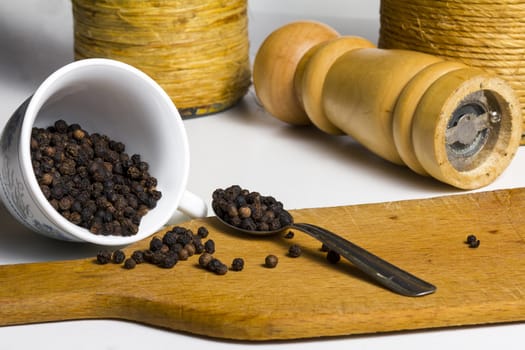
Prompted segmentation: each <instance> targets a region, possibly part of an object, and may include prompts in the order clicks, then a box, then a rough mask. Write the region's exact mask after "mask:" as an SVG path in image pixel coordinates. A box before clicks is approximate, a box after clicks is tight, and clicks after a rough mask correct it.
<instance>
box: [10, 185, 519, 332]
mask: <svg viewBox="0 0 525 350" xmlns="http://www.w3.org/2000/svg"><path fill="white" fill-rule="evenodd" d="M524 208H525V190H524V189H511V190H501V191H493V192H482V193H469V194H463V195H456V196H447V197H439V198H433V199H425V200H410V201H399V202H388V203H379V204H367V205H355V206H345V207H333V208H317V209H301V210H294V211H291V212H292V213H293V215H294V217H295V219H296V221H297V222H309V223H313V224H316V225H320V226H323V227H326V228H327V229H330V230H332V231H334V232H336V233H338V234H340V235H341V236H344V237H346V238H347V239H349V240H351V241H353V242H354V243H356V244H358V245H360V246H362V247H364V248H366V249H369V250H370V251H372V252H374V253H375V254H377V255H379V256H381V257H383V258H385V259H386V260H388V261H390V262H392V263H394V264H395V265H398V266H399V267H401V268H404V269H406V270H408V271H410V272H412V273H413V274H415V275H417V276H420V277H421V278H423V279H425V280H427V281H429V282H431V283H433V284H435V285H436V286H437V291H436V293H434V294H431V295H428V296H424V297H417V298H411V297H404V296H400V295H398V294H395V293H392V292H390V291H388V290H386V289H384V288H383V287H381V286H379V285H377V284H375V282H373V281H371V280H369V279H368V278H367V277H366V276H364V275H363V274H361V273H360V272H359V271H358V270H356V269H355V268H354V267H353V266H352V265H351V264H350V263H348V262H346V261H341V262H340V263H339V264H337V265H330V264H328V263H327V262H326V260H325V255H324V254H325V253H322V252H321V251H320V249H319V248H320V243H319V242H317V241H315V240H314V239H312V238H310V237H309V236H307V235H305V234H301V233H300V232H295V237H294V238H293V239H285V238H284V237H283V235H277V236H273V237H266V238H264V237H247V236H241V235H239V234H236V233H234V232H232V231H229V230H227V229H225V228H224V227H223V226H221V224H220V223H218V222H217V220H216V218H213V217H210V218H206V219H204V220H194V221H190V222H187V223H185V224H183V226H185V227H188V228H192V229H194V230H196V229H197V228H198V227H199V226H201V225H205V226H206V227H208V229H209V231H210V236H209V238H211V239H213V240H215V242H216V247H217V251H216V253H215V256H216V257H217V258H219V259H221V260H222V261H223V262H225V263H227V264H230V263H231V261H232V260H233V258H235V257H243V258H244V259H245V261H246V266H245V269H244V270H243V271H241V272H234V271H229V272H228V273H227V274H226V275H224V276H218V275H214V274H212V273H210V272H208V271H205V270H204V269H202V268H200V267H199V266H198V257H197V256H193V257H191V258H190V259H189V260H188V261H180V262H179V263H178V264H177V265H176V266H175V268H173V269H168V270H167V269H161V268H158V267H155V266H152V265H147V264H141V265H137V267H136V268H135V269H133V270H125V269H123V268H122V267H121V265H115V264H109V265H98V264H96V263H95V262H94V259H85V260H75V261H58V262H49V263H32V264H19V265H4V266H0V325H4V326H5V325H16V324H27V323H35V322H46V321H60V320H71V319H91V318H107V319H125V320H132V321H137V322H140V323H144V324H148V325H152V326H157V327H163V328H168V329H173V330H176V331H184V332H190V333H195V334H200V335H207V336H211V337H220V338H230V339H246V340H271V339H296V338H310V337H322V336H339V335H350V334H362V333H375V332H390V331H400V330H411V329H426V328H434V327H449V326H461V325H475V324H485V323H500V322H514V321H523V320H524V319H525V264H524V261H525V240H524V237H525V215H523V214H522V213H523V209H524ZM469 234H475V235H476V236H477V237H478V238H479V239H480V241H481V244H480V246H479V247H478V248H476V249H472V248H469V247H468V245H466V244H465V243H464V241H465V239H466V237H467V235H469ZM158 235H160V233H159V234H158ZM292 243H296V244H299V245H300V246H301V247H302V248H303V254H302V255H301V256H300V257H299V258H291V257H288V256H287V250H288V247H289V246H290V245H291V244H292ZM148 244H149V239H148V240H146V241H142V242H139V243H137V244H135V245H133V246H129V247H127V248H126V249H125V251H126V252H127V253H128V254H129V253H131V252H132V251H133V250H135V249H137V248H146V247H147V246H148ZM268 254H275V255H277V256H278V257H279V264H278V265H277V267H276V268H274V269H268V268H265V267H263V263H264V258H265V256H266V255H268Z"/></svg>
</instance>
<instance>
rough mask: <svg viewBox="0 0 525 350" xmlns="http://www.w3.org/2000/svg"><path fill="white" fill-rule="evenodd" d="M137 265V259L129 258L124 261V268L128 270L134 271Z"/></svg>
mask: <svg viewBox="0 0 525 350" xmlns="http://www.w3.org/2000/svg"><path fill="white" fill-rule="evenodd" d="M136 265H137V262H136V261H135V259H132V258H128V259H126V260H125V261H124V268H125V269H128V270H131V269H134V268H135V266H136Z"/></svg>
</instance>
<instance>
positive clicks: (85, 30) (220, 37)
mask: <svg viewBox="0 0 525 350" xmlns="http://www.w3.org/2000/svg"><path fill="white" fill-rule="evenodd" d="M72 3H73V16H74V32H75V58H76V59H82V58H90V57H104V58H111V59H115V60H119V61H123V62H126V63H128V64H131V65H133V66H135V67H137V68H139V69H141V70H142V71H144V72H145V73H147V74H148V75H150V76H151V77H152V78H153V79H154V80H155V81H157V83H159V84H160V85H161V86H162V87H163V88H164V90H165V91H166V92H167V93H168V95H169V96H170V97H171V98H172V100H173V102H174V103H175V105H176V106H177V108H178V109H179V111H180V113H181V115H182V116H183V117H188V116H197V115H205V114H209V113H215V112H219V111H221V110H224V109H226V108H228V107H230V106H232V105H233V104H235V103H236V102H237V101H238V100H239V99H241V98H242V97H243V96H244V94H245V93H246V91H247V90H248V87H249V85H250V74H251V73H250V64H249V53H248V50H249V42H248V24H247V22H248V20H247V1H246V0H220V1H219V0H162V1H161V0H140V1H137V0H72Z"/></svg>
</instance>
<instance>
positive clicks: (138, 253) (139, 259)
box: [131, 250, 144, 264]
mask: <svg viewBox="0 0 525 350" xmlns="http://www.w3.org/2000/svg"><path fill="white" fill-rule="evenodd" d="M131 258H132V259H133V260H135V262H136V263H137V264H142V263H143V262H144V252H143V251H142V250H135V251H134V252H133V253H132V254H131Z"/></svg>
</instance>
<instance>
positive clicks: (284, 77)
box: [253, 22, 521, 189]
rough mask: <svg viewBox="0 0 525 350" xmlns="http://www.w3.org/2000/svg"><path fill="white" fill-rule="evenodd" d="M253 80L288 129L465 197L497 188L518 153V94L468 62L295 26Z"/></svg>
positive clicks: (267, 47)
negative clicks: (338, 140)
mask: <svg viewBox="0 0 525 350" xmlns="http://www.w3.org/2000/svg"><path fill="white" fill-rule="evenodd" d="M253 80H254V85H255V91H256V93H257V96H258V98H259V100H260V102H261V103H262V104H263V106H264V107H265V108H266V109H267V110H268V111H269V112H270V113H271V114H272V115H273V116H275V117H276V118H278V119H281V120H283V121H285V122H287V123H290V124H296V125H305V124H310V123H313V124H314V125H315V126H316V127H318V128H319V129H321V130H323V131H325V132H327V133H329V134H342V133H345V134H348V135H350V136H352V137H353V138H354V139H356V140H357V141H359V142H360V143H361V144H363V145H364V146H365V147H367V148H368V149H369V150H371V151H372V152H374V153H376V154H377V155H379V156H381V157H383V158H384V159H387V160H389V161H391V162H393V163H396V164H403V165H406V166H408V167H410V168H411V169H412V170H414V171H415V172H417V173H419V174H422V175H430V176H433V177H434V178H436V179H438V180H440V181H442V182H445V183H448V184H450V185H453V186H456V187H458V188H462V189H475V188H479V187H482V186H485V185H488V184H489V183H491V182H492V181H493V180H494V179H495V178H496V177H498V176H499V175H500V174H501V173H502V171H503V170H504V169H505V168H506V167H507V166H508V164H509V163H510V161H511V159H512V158H513V156H514V154H515V153H516V150H517V148H518V146H519V142H520V136H521V112H520V106H519V101H518V98H517V97H516V95H515V93H514V91H513V90H512V89H511V87H510V86H509V85H508V84H507V83H506V82H504V81H503V80H501V79H500V78H497V77H495V76H492V75H490V74H488V73H486V72H484V71H482V70H479V69H475V68H471V67H468V66H466V65H464V64H461V63H458V62H452V61H445V60H444V59H442V58H439V57H435V56H431V55H427V54H423V53H418V52H413V51H406V50H383V49H378V48H376V47H375V46H374V45H373V44H372V43H371V42H369V41H367V40H365V39H362V38H359V37H341V36H339V35H338V33H337V32H336V31H335V30H333V29H332V28H330V27H328V26H326V25H324V24H321V23H317V22H294V23H290V24H288V25H285V26H284V27H281V28H280V29H278V30H276V31H275V32H273V33H272V34H270V35H269V36H268V38H266V40H265V41H264V43H263V44H262V46H261V47H260V49H259V51H258V52H257V55H256V58H255V62H254V68H253Z"/></svg>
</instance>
